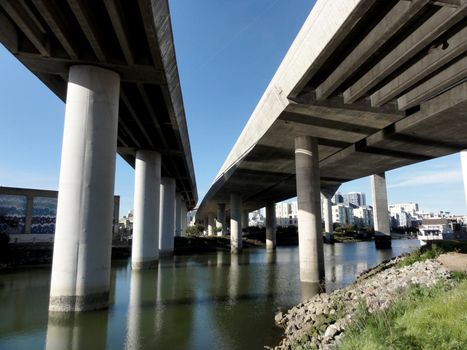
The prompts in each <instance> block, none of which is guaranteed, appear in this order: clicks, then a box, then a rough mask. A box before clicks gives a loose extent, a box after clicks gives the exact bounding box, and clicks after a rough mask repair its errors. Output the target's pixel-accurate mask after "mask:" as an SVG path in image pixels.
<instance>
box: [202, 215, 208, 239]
mask: <svg viewBox="0 0 467 350" xmlns="http://www.w3.org/2000/svg"><path fill="white" fill-rule="evenodd" d="M203 227H204V229H203V234H204V235H205V236H206V235H207V234H208V218H207V217H205V218H204V219H203Z"/></svg>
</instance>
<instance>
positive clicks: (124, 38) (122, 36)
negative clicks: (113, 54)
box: [104, 0, 135, 65]
mask: <svg viewBox="0 0 467 350" xmlns="http://www.w3.org/2000/svg"><path fill="white" fill-rule="evenodd" d="M104 4H105V7H106V8H107V12H108V14H109V17H110V21H111V22H112V26H113V28H114V31H115V34H116V35H117V38H118V42H119V43H120V47H121V49H122V51H123V55H124V56H125V59H126V62H127V63H128V64H129V65H133V63H134V62H135V61H134V58H133V54H132V51H131V46H130V38H129V37H128V30H127V25H126V23H124V16H123V15H122V12H123V9H122V7H121V4H120V3H119V2H118V1H114V0H104Z"/></svg>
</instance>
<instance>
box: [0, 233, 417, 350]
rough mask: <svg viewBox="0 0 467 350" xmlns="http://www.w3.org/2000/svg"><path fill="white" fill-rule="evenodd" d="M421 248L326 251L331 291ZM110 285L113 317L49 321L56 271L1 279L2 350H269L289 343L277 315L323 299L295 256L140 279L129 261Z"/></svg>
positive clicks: (366, 246)
mask: <svg viewBox="0 0 467 350" xmlns="http://www.w3.org/2000/svg"><path fill="white" fill-rule="evenodd" d="M418 246H419V244H418V241H416V240H395V241H393V248H392V250H387V251H376V250H375V248H374V243H372V242H362V243H347V244H336V245H333V246H331V245H325V259H326V290H327V291H330V290H333V289H335V288H339V287H343V286H345V285H347V284H349V283H351V282H352V281H353V280H354V279H355V277H356V275H358V274H359V273H360V272H362V271H364V270H365V269H367V268H369V267H371V266H374V265H376V264H378V263H379V262H380V261H382V260H385V259H388V258H390V257H391V256H395V255H399V254H401V253H403V252H407V251H410V250H413V249H414V248H416V247H418ZM111 278H112V289H111V300H112V304H111V306H110V308H109V309H108V310H105V311H99V312H88V313H82V314H79V315H75V316H60V315H58V316H57V315H50V316H49V315H48V311H47V307H48V305H47V303H48V293H49V282H50V270H48V269H35V270H32V271H19V272H14V273H4V274H0V349H2V350H3V349H5V350H6V349H7V350H12V349H27V350H30V349H47V350H61V349H72V350H90V349H112V350H113V349H128V350H129V349H263V346H264V345H275V344H277V343H278V342H279V341H280V338H281V333H282V331H281V329H279V328H277V327H275V325H274V314H275V312H276V311H277V310H283V311H286V310H287V309H288V308H290V307H291V306H293V305H295V304H297V303H300V302H301V301H303V300H305V299H307V298H309V297H311V296H312V295H314V294H315V293H316V292H317V288H316V286H314V285H310V284H304V283H300V281H299V276H298V248H297V247H291V248H278V249H277V251H276V252H275V253H267V252H265V251H264V250H263V249H254V250H246V251H244V253H243V254H241V255H239V256H231V255H230V254H229V253H224V252H219V253H214V254H206V255H196V256H184V257H174V258H172V259H168V260H163V261H162V262H161V263H160V264H159V268H158V269H157V270H149V271H142V272H141V271H137V272H132V271H131V269H130V267H129V264H128V263H127V262H122V263H119V264H115V266H114V267H113V269H112V277H111Z"/></svg>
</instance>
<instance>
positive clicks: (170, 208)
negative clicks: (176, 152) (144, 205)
mask: <svg viewBox="0 0 467 350" xmlns="http://www.w3.org/2000/svg"><path fill="white" fill-rule="evenodd" d="M160 201H161V202H160V203H161V204H160V215H159V216H160V222H159V255H160V256H172V255H173V253H174V233H175V179H173V178H168V177H163V178H162V181H161V199H160Z"/></svg>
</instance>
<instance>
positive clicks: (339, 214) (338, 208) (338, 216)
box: [332, 204, 354, 225]
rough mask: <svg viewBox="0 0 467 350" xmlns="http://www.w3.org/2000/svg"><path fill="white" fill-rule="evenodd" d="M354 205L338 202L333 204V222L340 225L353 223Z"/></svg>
mask: <svg viewBox="0 0 467 350" xmlns="http://www.w3.org/2000/svg"><path fill="white" fill-rule="evenodd" d="M353 210H354V209H353V207H351V206H348V205H344V204H336V205H333V206H332V222H333V223H337V224H340V225H352V224H353V223H354V214H353Z"/></svg>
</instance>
